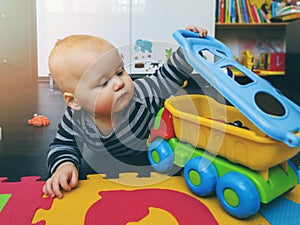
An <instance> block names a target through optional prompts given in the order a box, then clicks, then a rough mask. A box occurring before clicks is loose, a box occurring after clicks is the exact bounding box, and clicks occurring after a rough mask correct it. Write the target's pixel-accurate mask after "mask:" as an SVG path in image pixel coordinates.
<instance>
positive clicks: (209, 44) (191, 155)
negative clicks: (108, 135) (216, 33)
mask: <svg viewBox="0 0 300 225" xmlns="http://www.w3.org/2000/svg"><path fill="white" fill-rule="evenodd" d="M174 37H175V39H176V40H177V41H178V42H179V44H180V45H181V47H182V48H183V50H184V53H185V57H186V59H187V60H188V62H189V63H190V64H191V65H192V66H193V67H194V68H195V69H196V70H197V71H198V72H199V74H200V75H201V76H203V77H204V78H205V79H206V80H207V81H208V82H209V83H210V84H211V85H212V86H213V87H214V88H216V89H217V90H218V91H219V92H220V93H221V94H222V95H223V96H224V97H225V98H226V99H227V100H229V101H230V103H232V105H225V104H221V103H219V102H217V101H216V100H214V99H213V98H211V97H208V96H204V95H200V94H199V95H197V94H194V95H182V96H175V97H171V98H169V99H167V100H166V101H165V106H164V107H163V108H162V109H161V110H160V111H159V113H158V114H157V117H156V120H155V123H154V127H153V128H152V130H151V135H150V137H149V139H148V142H149V149H148V158H149V161H150V163H151V165H152V166H153V168H154V169H155V170H157V171H159V172H161V173H164V172H167V171H168V170H170V169H171V168H172V167H173V165H174V164H175V165H177V166H179V167H182V168H184V173H183V174H184V179H185V182H186V184H187V186H188V187H189V188H190V190H191V191H192V192H193V193H195V194H196V195H198V196H207V195H211V194H212V193H215V192H216V194H217V197H218V199H219V201H220V203H221V205H222V207H223V208H224V209H225V210H226V211H227V212H228V213H229V214H231V215H232V216H235V217H237V218H247V217H250V216H252V215H254V214H256V213H257V212H258V211H259V209H260V205H261V204H267V203H269V202H271V201H272V200H274V199H275V198H277V197H279V196H281V195H282V194H284V193H286V192H288V191H290V190H291V189H292V188H293V187H295V186H296V185H297V184H298V176H297V170H296V168H295V166H294V165H293V164H292V163H291V162H290V161H289V159H290V158H292V157H293V156H295V155H296V154H297V153H298V152H299V150H300V148H299V146H300V132H299V131H300V129H299V127H300V109H299V106H297V105H296V104H294V103H293V102H291V101H290V100H288V99H287V98H286V97H285V96H283V95H282V94H281V93H280V92H279V91H278V90H276V89H275V88H273V87H272V85H271V84H270V83H268V82H266V81H265V80H263V79H262V78H260V77H258V76H257V75H256V74H254V73H253V72H252V71H250V70H248V69H247V68H245V67H243V66H241V65H240V64H239V63H237V62H236V61H235V60H234V57H233V56H232V54H231V52H230V50H229V49H228V48H227V47H226V46H225V45H224V44H223V43H221V42H219V41H217V40H216V39H214V38H212V37H206V38H199V37H198V34H195V33H193V32H190V31H183V30H179V31H177V32H175V33H174ZM204 50H206V51H209V52H211V53H213V54H214V55H216V56H218V57H219V61H217V62H216V63H210V62H208V61H207V60H206V59H204V58H203V57H202V54H200V52H202V51H204ZM228 67H235V68H236V69H238V70H239V71H241V72H242V73H243V74H244V75H245V76H247V77H248V78H249V79H250V80H251V82H249V83H247V84H246V85H242V84H239V83H237V82H235V81H234V78H232V77H230V76H228V75H227V74H225V73H224V72H223V70H222V68H228ZM220 81H221V82H220ZM261 93H264V94H267V95H269V96H271V97H272V98H274V99H276V102H277V103H279V104H280V105H281V106H282V109H283V112H282V113H280V114H279V115H278V114H270V113H269V112H265V111H264V110H263V109H262V108H261V107H260V106H258V105H257V104H256V100H255V99H256V97H257V96H258V95H260V94H261Z"/></svg>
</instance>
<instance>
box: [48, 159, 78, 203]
mask: <svg viewBox="0 0 300 225" xmlns="http://www.w3.org/2000/svg"><path fill="white" fill-rule="evenodd" d="M77 185H78V170H77V168H76V167H75V165H74V164H73V163H72V162H64V163H62V164H61V165H59V166H58V167H57V169H56V170H55V172H54V173H53V174H52V176H51V177H50V178H49V179H48V180H47V181H46V184H45V185H44V187H43V192H44V194H45V195H48V196H50V197H52V198H54V197H57V198H62V197H63V194H62V191H61V189H62V190H65V191H71V190H72V189H73V188H75V187H76V186H77Z"/></svg>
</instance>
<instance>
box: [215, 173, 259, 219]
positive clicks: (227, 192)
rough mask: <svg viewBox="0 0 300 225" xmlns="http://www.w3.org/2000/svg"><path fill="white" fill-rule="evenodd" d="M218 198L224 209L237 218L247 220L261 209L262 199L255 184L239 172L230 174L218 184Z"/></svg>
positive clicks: (223, 177)
mask: <svg viewBox="0 0 300 225" xmlns="http://www.w3.org/2000/svg"><path fill="white" fill-rule="evenodd" d="M217 196H218V199H219V201H220V203H221V205H222V207H223V208H224V209H225V210H226V211H227V212H228V213H229V214H231V215H233V216H235V217H237V218H240V219H242V218H247V217H250V216H252V215H254V214H256V213H257V212H258V210H259V208H260V197H259V194H258V191H257V190H256V187H255V186H254V184H253V183H252V182H251V181H250V180H249V178H247V177H246V176H244V175H243V174H240V173H237V172H229V173H227V174H225V175H224V176H222V177H221V178H220V179H219V180H218V182H217Z"/></svg>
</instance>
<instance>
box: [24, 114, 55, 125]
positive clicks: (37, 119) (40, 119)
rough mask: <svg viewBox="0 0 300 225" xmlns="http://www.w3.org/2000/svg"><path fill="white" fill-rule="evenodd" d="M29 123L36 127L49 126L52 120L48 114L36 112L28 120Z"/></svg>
mask: <svg viewBox="0 0 300 225" xmlns="http://www.w3.org/2000/svg"><path fill="white" fill-rule="evenodd" d="M27 123H28V124H29V125H33V126H35V127H42V126H48V125H49V124H50V120H49V119H48V118H47V117H46V116H43V115H40V114H37V113H35V114H34V115H33V117H32V119H29V120H27Z"/></svg>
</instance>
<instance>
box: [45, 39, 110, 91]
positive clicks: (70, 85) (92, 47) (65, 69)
mask: <svg viewBox="0 0 300 225" xmlns="http://www.w3.org/2000/svg"><path fill="white" fill-rule="evenodd" d="M107 47H113V46H112V45H111V44H110V43H109V42H108V41H106V40H105V39H102V38H99V37H95V36H91V35H82V34H80V35H71V36H68V37H66V38H64V39H62V40H57V42H56V43H55V46H54V48H53V49H52V51H51V53H50V55H49V59H48V66H49V70H50V73H51V75H52V76H53V79H54V81H55V83H56V84H57V85H58V88H59V89H60V90H61V91H62V92H65V91H69V92H72V91H74V90H73V89H74V87H75V86H74V85H76V84H75V83H74V82H76V79H69V78H71V77H81V76H82V74H83V73H84V71H85V69H86V68H87V67H88V66H89V65H84V62H83V61H84V59H83V58H82V57H84V53H94V54H96V55H99V54H100V53H101V52H103V50H104V49H106V48H107ZM90 63H92V62H90ZM70 76H71V77H70Z"/></svg>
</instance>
